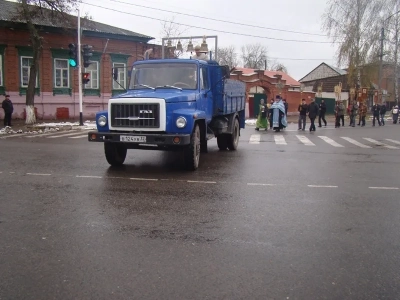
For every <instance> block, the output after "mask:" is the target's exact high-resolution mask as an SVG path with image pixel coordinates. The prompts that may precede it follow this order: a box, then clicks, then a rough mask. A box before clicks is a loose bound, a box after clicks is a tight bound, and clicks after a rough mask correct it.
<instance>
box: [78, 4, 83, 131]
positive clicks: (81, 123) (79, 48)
mask: <svg viewBox="0 0 400 300" xmlns="http://www.w3.org/2000/svg"><path fill="white" fill-rule="evenodd" d="M78 73H79V75H78V86H79V126H83V113H82V110H83V109H82V98H83V96H82V50H81V12H80V10H79V9H78Z"/></svg>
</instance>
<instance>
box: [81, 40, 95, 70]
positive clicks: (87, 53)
mask: <svg viewBox="0 0 400 300" xmlns="http://www.w3.org/2000/svg"><path fill="white" fill-rule="evenodd" d="M82 48H83V49H82V53H83V66H84V67H85V68H87V67H89V66H90V64H91V63H92V61H90V58H91V57H92V55H93V50H92V49H93V46H90V45H83V47H82Z"/></svg>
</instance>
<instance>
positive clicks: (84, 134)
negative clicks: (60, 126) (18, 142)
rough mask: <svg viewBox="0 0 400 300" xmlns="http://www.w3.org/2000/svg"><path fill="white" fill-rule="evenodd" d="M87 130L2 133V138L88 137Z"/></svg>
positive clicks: (0, 136)
mask: <svg viewBox="0 0 400 300" xmlns="http://www.w3.org/2000/svg"><path fill="white" fill-rule="evenodd" d="M87 136H88V135H87V131H85V130H68V131H52V132H46V133H13V134H1V135H0V140H2V139H19V138H20V139H22V138H23V139H62V138H68V139H83V138H87Z"/></svg>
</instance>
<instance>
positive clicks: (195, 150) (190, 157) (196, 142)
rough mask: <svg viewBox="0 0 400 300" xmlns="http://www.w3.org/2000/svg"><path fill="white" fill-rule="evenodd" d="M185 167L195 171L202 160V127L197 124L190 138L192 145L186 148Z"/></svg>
mask: <svg viewBox="0 0 400 300" xmlns="http://www.w3.org/2000/svg"><path fill="white" fill-rule="evenodd" d="M184 160H185V167H186V169H187V170H190V171H194V170H196V169H197V168H198V167H199V162H200V127H199V124H196V125H195V126H194V129H193V133H192V136H191V138H190V145H189V146H187V147H186V148H185V150H184Z"/></svg>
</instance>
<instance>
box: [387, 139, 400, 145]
mask: <svg viewBox="0 0 400 300" xmlns="http://www.w3.org/2000/svg"><path fill="white" fill-rule="evenodd" d="M386 140H387V141H389V142H391V143H393V144H398V145H400V142H399V141H396V140H392V139H386Z"/></svg>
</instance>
